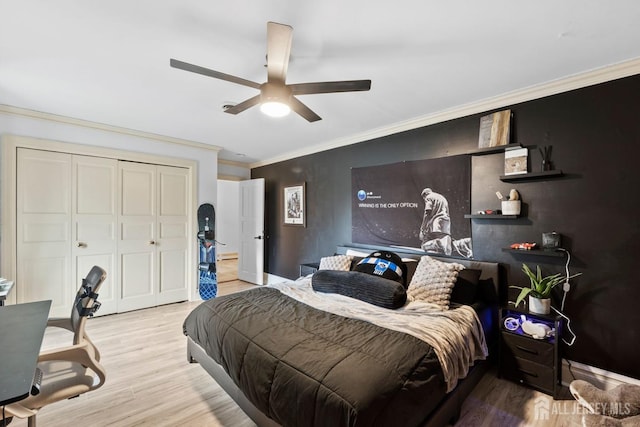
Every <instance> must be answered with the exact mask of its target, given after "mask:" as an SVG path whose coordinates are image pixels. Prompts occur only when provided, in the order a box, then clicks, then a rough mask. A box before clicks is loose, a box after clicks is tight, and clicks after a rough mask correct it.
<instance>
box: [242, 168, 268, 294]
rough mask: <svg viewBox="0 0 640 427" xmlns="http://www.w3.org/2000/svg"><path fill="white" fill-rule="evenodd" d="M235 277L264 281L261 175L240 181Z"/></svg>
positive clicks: (247, 280) (252, 281) (258, 282)
mask: <svg viewBox="0 0 640 427" xmlns="http://www.w3.org/2000/svg"><path fill="white" fill-rule="evenodd" d="M238 198H239V203H240V207H239V212H240V245H239V247H238V278H239V279H240V280H244V281H246V282H250V283H255V284H256V285H262V284H264V178H259V179H252V180H248V181H241V182H240V191H239V197H238Z"/></svg>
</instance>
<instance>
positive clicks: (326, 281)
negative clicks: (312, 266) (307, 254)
mask: <svg viewBox="0 0 640 427" xmlns="http://www.w3.org/2000/svg"><path fill="white" fill-rule="evenodd" d="M311 286H312V287H313V290H315V291H316V292H323V293H332V294H340V295H344V296H347V297H351V298H356V299H359V300H361V301H364V302H368V303H369V304H373V305H377V306H378V307H383V308H391V309H395V308H400V307H402V306H403V305H404V303H405V302H406V301H407V292H406V291H405V289H404V286H402V283H399V282H396V281H395V280H389V279H385V278H384V277H379V276H374V275H371V274H367V273H362V272H360V271H334V270H318V271H317V272H316V273H315V274H314V275H313V276H312V277H311Z"/></svg>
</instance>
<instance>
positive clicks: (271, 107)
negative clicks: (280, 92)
mask: <svg viewBox="0 0 640 427" xmlns="http://www.w3.org/2000/svg"><path fill="white" fill-rule="evenodd" d="M260 111H262V112H263V113H264V114H266V115H267V116H269V117H284V116H286V115H287V114H289V113H290V112H291V107H289V105H287V104H285V103H284V102H281V101H267V102H263V103H262V104H260Z"/></svg>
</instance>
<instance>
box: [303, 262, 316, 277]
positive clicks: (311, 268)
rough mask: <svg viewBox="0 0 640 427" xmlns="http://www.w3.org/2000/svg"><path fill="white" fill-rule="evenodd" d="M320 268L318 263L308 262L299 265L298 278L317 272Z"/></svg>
mask: <svg viewBox="0 0 640 427" xmlns="http://www.w3.org/2000/svg"><path fill="white" fill-rule="evenodd" d="M319 267H320V263H319V262H308V263H306V264H300V276H301V277H302V276H306V275H309V274H312V273H315V272H316V271H318V268H319Z"/></svg>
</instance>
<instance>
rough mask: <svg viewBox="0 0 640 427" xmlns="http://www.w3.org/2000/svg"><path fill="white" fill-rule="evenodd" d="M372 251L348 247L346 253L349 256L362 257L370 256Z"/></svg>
mask: <svg viewBox="0 0 640 427" xmlns="http://www.w3.org/2000/svg"><path fill="white" fill-rule="evenodd" d="M370 253H371V252H360V251H356V250H354V249H347V251H346V252H345V254H346V255H348V256H352V257H360V258H366V257H368V256H369V254H370Z"/></svg>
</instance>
